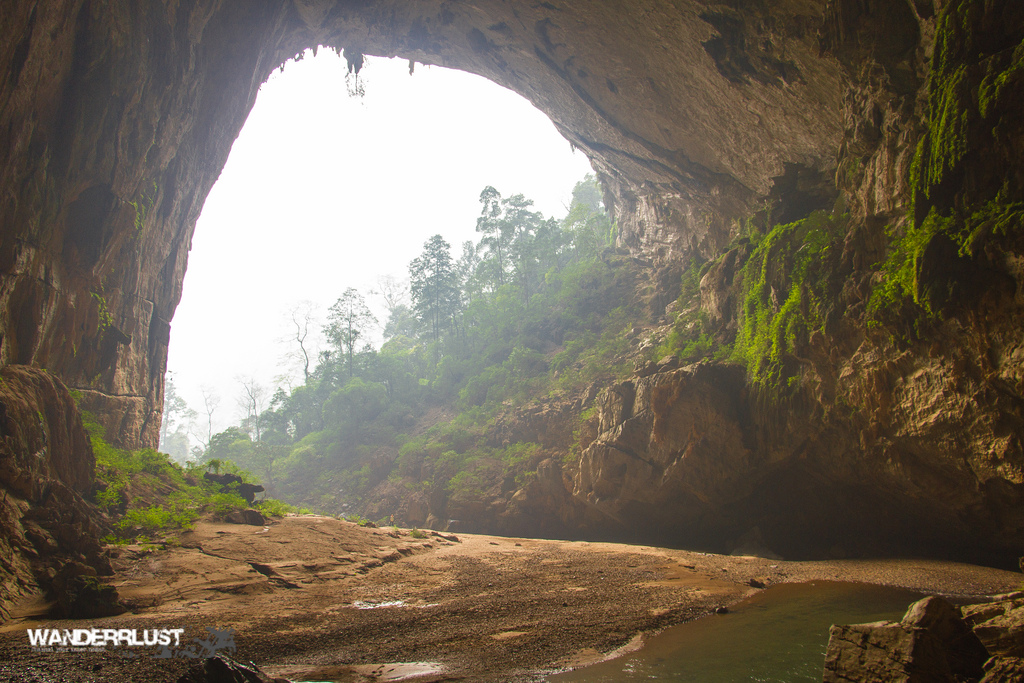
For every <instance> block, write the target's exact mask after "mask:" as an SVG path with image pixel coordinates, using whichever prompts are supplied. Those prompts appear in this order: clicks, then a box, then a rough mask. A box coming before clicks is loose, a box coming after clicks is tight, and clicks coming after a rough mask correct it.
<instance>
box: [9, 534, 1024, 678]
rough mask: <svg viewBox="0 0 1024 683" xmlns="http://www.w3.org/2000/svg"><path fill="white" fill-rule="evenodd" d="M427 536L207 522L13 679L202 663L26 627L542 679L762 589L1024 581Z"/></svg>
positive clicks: (920, 568)
mask: <svg viewBox="0 0 1024 683" xmlns="http://www.w3.org/2000/svg"><path fill="white" fill-rule="evenodd" d="M426 533H427V534H430V535H428V536H426V537H425V538H414V534H413V533H412V532H411V531H409V530H396V529H364V528H361V527H359V526H357V525H355V524H352V523H349V522H345V521H339V520H335V519H332V518H329V517H314V516H303V517H288V518H285V519H283V520H278V521H275V522H274V523H272V524H270V525H269V526H267V527H252V526H243V525H235V524H214V523H200V524H199V525H198V526H197V528H196V529H195V531H193V532H189V533H187V534H185V535H184V536H182V538H181V546H180V547H172V546H169V547H167V548H166V549H157V550H151V549H144V548H140V547H136V546H128V547H126V548H122V549H120V551H119V552H120V555H119V557H118V558H117V560H116V562H115V565H116V568H117V570H118V573H117V575H116V576H115V577H114V578H113V580H112V583H113V584H114V585H115V586H117V588H118V591H119V592H120V594H121V596H122V598H123V599H124V600H125V601H126V602H127V604H129V605H131V607H132V611H131V612H129V613H126V614H123V615H120V616H117V617H110V618H106V619H96V620H90V621H89V622H88V624H83V623H82V622H56V621H34V620H33V617H32V616H31V614H32V612H33V609H38V607H39V604H38V603H36V604H26V605H25V608H24V610H23V614H22V617H21V618H20V619H15V620H12V621H10V622H8V623H7V624H4V625H3V627H0V681H5V680H10V681H33V680H34V681H39V683H48V682H49V681H58V680H79V681H119V680H126V681H127V680H138V681H174V680H175V679H176V678H177V677H178V676H179V675H180V674H181V673H182V672H183V671H184V670H185V669H186V668H187V667H188V666H189V665H190V664H191V663H193V661H194V660H190V659H187V658H181V657H172V658H169V659H155V658H153V656H152V655H153V652H154V650H153V649H152V648H148V649H147V648H138V649H137V650H131V649H130V648H111V649H109V650H108V651H107V652H105V653H95V652H39V651H34V650H33V649H32V648H30V647H29V643H28V637H27V633H26V629H27V628H37V627H39V628H42V627H45V628H92V627H96V628H117V629H138V630H140V631H141V630H142V629H151V628H184V629H185V633H184V637H183V641H182V642H183V643H186V642H194V641H195V640H200V639H202V638H204V637H206V636H207V630H206V629H207V628H217V629H227V628H231V629H234V643H235V645H236V646H237V648H238V649H237V653H236V656H237V657H238V658H239V659H243V660H252V661H253V662H255V663H256V664H258V665H259V666H260V667H262V668H263V669H264V671H266V672H267V673H269V674H271V675H273V676H280V677H286V678H289V679H292V680H297V681H298V680H318V681H324V680H329V681H393V680H410V681H420V682H423V683H426V682H428V681H442V680H467V681H537V680H543V679H544V675H545V672H550V671H555V670H558V669H563V668H566V667H571V666H577V665H581V664H585V663H588V662H593V661H598V660H600V659H602V658H604V657H606V656H608V655H609V653H614V652H615V651H617V650H621V649H622V648H631V647H637V646H639V645H640V643H641V642H642V634H644V633H650V632H652V631H657V630H660V629H663V628H665V627H667V626H671V625H674V624H678V623H681V622H683V621H687V620H691V619H694V618H698V617H700V616H703V615H706V614H709V613H710V612H713V611H714V610H715V608H717V607H720V606H724V605H729V604H731V603H733V602H736V601H738V600H740V599H742V598H743V597H745V596H746V595H749V594H750V593H751V592H753V591H756V590H758V588H754V587H752V584H753V585H757V586H760V585H762V584H763V585H771V584H774V583H780V582H800V581H810V580H821V579H826V580H843V581H862V582H868V583H877V584H884V585H891V586H900V587H905V588H912V589H915V590H918V591H921V592H925V593H942V594H947V595H956V596H961V597H963V596H974V597H979V596H985V595H990V594H995V593H1001V592H1006V591H1010V590H1014V589H1017V588H1019V587H1020V585H1021V579H1022V577H1021V575H1020V574H1017V573H1011V572H1006V571H1002V570H996V569H989V568H983V567H975V566H970V565H963V564H955V563H949V562H936V561H927V560H925V561H914V560H879V561H835V562H784V561H779V560H766V559H761V558H755V557H726V556H719V555H707V554H704V553H693V552H686V551H681V550H667V549H663V548H652V547H645V546H629V545H618V544H610V543H581V542H567V541H546V540H534V539H512V538H501V537H491V536H478V535H459V536H458V537H456V536H451V535H448V534H444V535H436V534H433V533H432V532H426ZM417 535H419V534H417ZM196 649H197V648H195V647H194V648H193V650H196ZM198 649H201V648H198ZM131 652H135V653H137V655H138V656H136V657H134V658H128V657H126V656H125V655H126V654H129V653H131Z"/></svg>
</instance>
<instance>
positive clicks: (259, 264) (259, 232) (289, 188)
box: [168, 48, 591, 429]
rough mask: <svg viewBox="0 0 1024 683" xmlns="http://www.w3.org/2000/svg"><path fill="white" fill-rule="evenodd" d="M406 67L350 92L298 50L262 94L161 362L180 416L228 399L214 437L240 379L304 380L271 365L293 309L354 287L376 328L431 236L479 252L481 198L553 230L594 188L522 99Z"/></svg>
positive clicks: (279, 354) (455, 249)
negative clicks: (519, 204) (390, 284)
mask: <svg viewBox="0 0 1024 683" xmlns="http://www.w3.org/2000/svg"><path fill="white" fill-rule="evenodd" d="M410 67H411V65H410V63H409V62H408V61H406V60H402V59H387V58H377V57H366V58H364V63H363V66H362V68H361V69H360V72H359V74H358V76H356V75H355V74H353V73H351V72H350V71H349V68H348V64H347V62H346V60H345V58H343V57H340V56H339V55H337V54H336V53H335V52H334V51H332V50H329V49H324V48H321V49H319V50H318V51H317V53H316V54H314V51H313V50H306V51H305V52H303V53H300V55H298V59H297V60H295V59H292V60H289V61H288V62H286V63H285V64H283V65H282V66H281V67H280V68H279V69H275V70H274V71H273V72H272V73H271V75H270V77H269V78H268V79H267V81H266V82H265V83H264V84H263V86H262V87H261V89H260V94H259V96H258V97H257V100H256V104H255V106H254V107H253V109H252V111H251V112H250V114H249V117H248V119H247V121H246V123H245V125H244V127H243V128H242V130H241V132H240V133H239V135H238V137H237V139H236V140H235V142H234V145H233V147H232V150H231V154H230V156H229V158H228V161H227V163H226V165H225V167H224V170H223V171H222V173H221V176H220V178H219V180H218V181H217V184H216V185H215V186H214V187H213V189H212V191H211V192H210V194H209V196H208V197H207V200H206V203H205V205H204V207H203V212H202V214H201V216H200V218H199V220H198V222H197V225H196V232H195V236H194V238H193V243H192V249H191V251H190V255H189V265H188V270H187V272H186V275H185V280H184V286H183V296H182V300H181V303H180V304H179V306H178V308H177V311H176V313H175V316H174V320H173V322H172V334H171V344H170V345H169V353H168V370H169V372H170V373H171V376H172V377H173V381H174V383H175V391H176V392H177V394H178V395H179V396H181V397H182V398H184V400H185V401H186V402H187V403H188V404H189V405H190V406H192V407H194V408H197V407H201V406H202V405H203V398H202V394H203V387H204V386H205V387H207V389H212V390H213V392H214V393H216V394H218V395H219V396H220V397H221V398H223V399H224V400H223V401H222V402H221V406H222V407H221V408H220V411H219V412H220V413H222V415H220V416H219V418H218V422H219V423H220V428H221V429H223V428H225V427H227V426H228V424H230V423H234V422H235V421H236V419H235V416H234V415H229V414H228V413H229V412H230V410H231V408H230V406H232V405H233V403H234V401H233V397H234V395H235V394H237V393H238V390H239V386H240V384H239V377H245V378H247V379H249V378H252V379H256V380H257V381H259V382H260V383H262V384H265V385H267V386H278V385H282V384H284V386H286V387H287V384H288V379H286V378H285V377H284V376H287V375H289V374H290V373H291V376H292V378H294V377H297V376H299V375H301V371H299V370H298V368H297V366H294V365H293V366H292V367H288V365H287V363H286V362H284V363H283V356H285V355H286V354H287V353H288V347H287V344H286V342H285V341H284V340H285V339H287V338H288V336H289V333H290V330H289V326H290V325H292V322H291V318H290V313H291V311H292V310H294V309H295V308H296V307H298V306H301V305H303V304H304V302H307V301H308V302H311V303H312V304H314V305H315V308H316V309H318V310H319V311H320V313H321V316H320V317H321V319H322V317H323V315H322V314H323V313H324V312H325V311H326V309H327V308H328V307H329V306H330V305H331V303H333V302H334V301H335V300H336V299H337V298H338V297H339V296H340V295H341V293H342V292H343V291H344V290H345V289H346V288H348V287H354V288H356V289H357V290H359V291H360V292H361V293H362V294H363V295H364V296H366V299H367V302H368V304H370V306H371V308H372V309H375V310H374V313H375V314H376V315H377V317H378V320H379V322H380V324H381V325H383V324H384V322H385V318H386V314H385V313H383V307H382V306H380V305H379V302H378V301H377V300H376V299H375V297H374V296H372V295H370V294H369V292H370V291H371V290H373V289H375V288H377V286H378V283H377V278H378V277H379V276H386V275H391V276H394V277H396V278H398V279H403V278H405V277H406V276H407V267H408V263H409V261H411V260H412V259H413V258H415V257H416V256H417V255H419V253H420V251H421V250H422V247H423V243H424V242H425V241H426V240H427V239H428V238H429V237H430V236H431V235H433V234H441V235H443V236H444V237H445V239H446V240H447V241H448V242H449V243H450V244H451V246H452V253H453V257H455V258H457V257H458V255H459V253H460V250H461V245H462V242H464V241H466V240H473V241H474V242H475V241H477V239H478V238H479V235H478V234H477V233H476V231H475V225H476V218H477V217H478V216H479V211H480V204H479V195H480V192H481V190H482V189H483V188H484V187H485V186H488V185H491V186H494V187H496V188H497V189H498V190H499V192H501V193H502V194H503V195H505V196H508V195H511V194H515V193H523V194H524V195H526V196H527V197H528V198H530V199H532V200H534V201H535V207H534V208H535V209H537V210H539V211H541V212H542V213H543V214H544V215H545V216H549V217H550V216H554V217H558V218H560V217H562V216H563V215H564V214H565V212H566V209H567V207H568V204H569V200H570V198H571V193H572V189H573V187H574V185H575V184H576V183H577V182H579V181H580V180H581V179H582V178H583V177H584V175H586V174H587V173H589V172H591V167H590V162H589V159H587V157H586V156H585V155H584V154H583V153H582V152H579V151H575V150H574V149H573V148H572V147H571V146H570V144H569V143H568V142H567V141H566V140H565V139H564V138H563V137H562V136H561V135H560V134H559V133H558V131H557V130H556V129H555V126H554V125H553V124H552V122H551V120H550V119H549V118H548V117H547V115H546V114H544V113H542V112H540V111H539V110H537V109H536V108H535V107H534V106H533V105H532V104H530V103H529V102H528V101H527V100H526V99H524V98H523V97H522V96H520V95H518V94H516V93H514V92H512V91H511V90H507V89H505V88H503V87H502V86H500V85H497V84H495V83H493V82H492V81H490V80H487V79H486V78H483V77H481V76H476V75H473V74H469V73H466V72H462V71H455V70H451V69H444V68H441V67H433V66H431V67H428V66H424V65H422V64H417V65H415V69H414V71H413V72H412V73H410ZM385 239H386V242H385V241H384V240H385ZM211 295H212V296H211ZM379 342H380V339H379V338H378V339H376V340H375V345H379Z"/></svg>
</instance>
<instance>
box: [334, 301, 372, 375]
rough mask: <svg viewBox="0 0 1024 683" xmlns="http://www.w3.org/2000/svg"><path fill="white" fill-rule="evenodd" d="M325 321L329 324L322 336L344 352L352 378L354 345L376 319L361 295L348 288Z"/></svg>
mask: <svg viewBox="0 0 1024 683" xmlns="http://www.w3.org/2000/svg"><path fill="white" fill-rule="evenodd" d="M327 320H328V321H330V324H329V325H328V326H327V327H325V328H324V334H325V335H327V339H328V341H330V342H331V343H332V344H334V345H335V346H336V347H338V348H339V349H341V350H342V351H344V352H345V357H346V358H347V360H348V363H347V365H348V376H349V377H352V375H353V373H354V365H355V363H354V356H355V348H356V345H357V343H358V342H359V340H360V339H361V338H362V337H364V336H365V335H366V333H367V332H368V331H369V328H370V326H371V325H376V324H377V318H375V317H374V316H373V313H371V312H370V309H369V308H368V307H367V306H366V301H365V300H364V299H363V296H362V294H360V293H359V292H357V291H356V290H355V289H354V288H352V287H349V288H348V289H346V290H345V292H344V293H343V294H342V295H341V296H340V297H339V298H338V300H337V301H335V302H334V304H333V305H332V306H331V308H330V311H329V312H328V314H327Z"/></svg>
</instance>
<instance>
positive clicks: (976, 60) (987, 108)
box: [910, 0, 1024, 220]
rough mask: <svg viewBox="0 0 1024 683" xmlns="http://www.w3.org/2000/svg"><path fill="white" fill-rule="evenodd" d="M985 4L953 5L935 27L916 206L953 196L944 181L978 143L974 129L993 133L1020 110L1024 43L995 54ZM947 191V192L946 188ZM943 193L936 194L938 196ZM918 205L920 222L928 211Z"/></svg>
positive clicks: (914, 175) (964, 0)
mask: <svg viewBox="0 0 1024 683" xmlns="http://www.w3.org/2000/svg"><path fill="white" fill-rule="evenodd" d="M986 13H987V11H986V8H985V7H984V5H983V3H979V2H976V1H974V0H958V1H954V2H949V3H947V4H946V5H945V6H944V7H943V9H942V11H941V12H940V14H939V16H938V18H937V20H936V26H935V48H934V51H933V55H932V64H931V70H930V72H929V75H928V120H927V125H928V128H927V131H926V133H925V135H923V136H922V138H921V140H920V142H919V143H918V147H917V151H916V154H915V157H914V161H913V164H912V167H911V172H910V185H911V188H912V189H913V190H915V203H918V204H920V203H921V200H922V199H930V200H933V202H931V203H934V200H936V199H937V198H938V196H948V195H950V191H949V189H948V188H943V187H942V183H943V181H944V180H945V179H946V178H947V177H949V176H950V175H951V173H952V172H953V171H954V170H955V169H956V168H957V167H958V166H959V164H960V162H961V161H962V160H963V159H964V157H965V156H966V155H967V154H968V153H969V152H970V150H971V148H972V144H973V143H974V142H975V140H974V139H972V138H971V135H972V131H983V130H990V129H991V128H992V126H993V124H994V122H995V121H996V120H997V119H998V117H999V116H1001V112H1002V111H1003V110H1004V109H1005V107H1003V104H1004V102H1005V103H1008V106H1009V107H1010V108H1013V107H1016V106H1017V105H1016V104H1015V97H1016V94H1017V93H1020V92H1021V91H1022V90H1024V41H1021V42H1020V43H1019V44H1018V45H1016V47H1014V48H1013V49H1012V50H1011V49H1001V48H996V49H1000V51H999V52H995V53H992V52H990V50H992V49H993V48H995V47H996V46H995V45H988V44H980V43H978V41H977V36H978V35H982V34H984V31H982V30H980V29H981V28H982V22H983V21H985V18H986ZM940 188H941V189H940ZM936 192H938V193H939V195H938V196H936V195H935V193H936ZM925 203H926V204H927V206H924V205H921V206H916V207H915V216H916V217H917V219H918V220H920V219H921V218H922V217H923V215H924V214H925V212H926V211H927V209H928V207H929V206H930V205H931V203H929V202H925Z"/></svg>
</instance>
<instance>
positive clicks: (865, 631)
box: [823, 596, 988, 683]
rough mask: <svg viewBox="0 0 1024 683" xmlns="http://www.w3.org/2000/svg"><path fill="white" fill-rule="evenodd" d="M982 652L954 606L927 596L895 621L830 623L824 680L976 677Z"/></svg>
mask: <svg viewBox="0 0 1024 683" xmlns="http://www.w3.org/2000/svg"><path fill="white" fill-rule="evenodd" d="M987 658H988V654H987V653H986V652H985V648H984V647H983V646H982V644H981V642H980V641H979V640H978V639H977V637H976V636H974V634H973V633H972V632H971V630H970V628H969V627H968V626H967V625H966V624H965V623H964V622H963V621H962V620H961V619H960V616H959V614H958V613H957V611H956V608H954V607H953V606H952V605H950V604H949V603H948V602H946V601H945V600H943V599H942V598H938V597H934V596H932V597H928V598H925V599H924V600H921V601H919V602H916V603H914V604H913V605H911V606H910V609H908V610H907V614H906V615H905V616H904V617H903V620H902V621H900V622H875V623H871V624H857V625H853V626H833V627H832V628H831V629H830V631H829V644H828V650H827V652H826V655H825V675H824V679H823V680H824V681H825V683H839V682H841V681H905V682H906V683H937V682H939V681H949V682H950V683H953V682H954V681H958V680H977V679H978V678H980V677H981V676H982V666H983V665H984V663H985V661H986V660H987Z"/></svg>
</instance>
